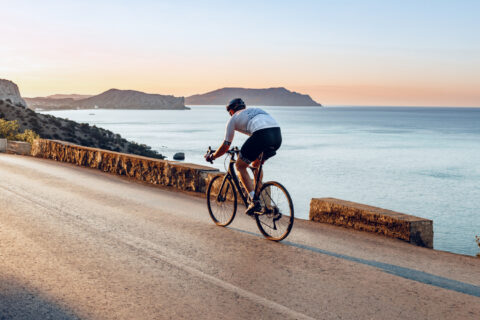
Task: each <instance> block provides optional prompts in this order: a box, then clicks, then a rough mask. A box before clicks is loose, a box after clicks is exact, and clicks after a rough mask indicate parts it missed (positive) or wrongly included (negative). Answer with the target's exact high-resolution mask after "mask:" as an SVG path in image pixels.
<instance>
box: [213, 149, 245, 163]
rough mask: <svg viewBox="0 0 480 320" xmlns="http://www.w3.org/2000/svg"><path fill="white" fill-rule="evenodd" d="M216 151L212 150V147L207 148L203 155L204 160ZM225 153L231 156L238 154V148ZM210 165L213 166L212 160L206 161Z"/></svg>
mask: <svg viewBox="0 0 480 320" xmlns="http://www.w3.org/2000/svg"><path fill="white" fill-rule="evenodd" d="M215 151H216V150H213V149H212V147H208V149H207V153H206V154H205V159H208V158H209V156H210V155H212V154H214V153H215ZM226 153H228V154H229V155H231V156H233V155H234V154H238V153H240V149H238V147H233V148H231V149H230V150H228V151H227V152H226ZM207 161H208V162H210V163H211V164H213V160H207Z"/></svg>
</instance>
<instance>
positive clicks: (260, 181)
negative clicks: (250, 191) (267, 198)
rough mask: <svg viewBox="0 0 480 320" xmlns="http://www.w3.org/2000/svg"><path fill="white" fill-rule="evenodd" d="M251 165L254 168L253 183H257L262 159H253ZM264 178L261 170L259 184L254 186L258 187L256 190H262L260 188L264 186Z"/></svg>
mask: <svg viewBox="0 0 480 320" xmlns="http://www.w3.org/2000/svg"><path fill="white" fill-rule="evenodd" d="M250 167H252V168H253V183H255V182H256V181H257V174H258V169H259V168H260V159H257V160H255V161H253V162H252V164H251V165H250ZM262 179H263V171H262V172H260V178H259V179H258V186H256V187H255V186H254V188H256V191H258V190H260V188H261V187H262Z"/></svg>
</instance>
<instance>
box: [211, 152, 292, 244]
mask: <svg viewBox="0 0 480 320" xmlns="http://www.w3.org/2000/svg"><path fill="white" fill-rule="evenodd" d="M214 152H215V150H212V149H211V148H210V147H209V148H208V151H207V156H208V155H209V154H213V153H214ZM239 152H240V150H239V149H238V148H237V147H234V148H232V149H230V150H228V151H227V154H228V156H230V163H229V166H228V170H227V173H226V174H225V175H220V174H219V175H217V176H215V177H214V178H213V179H212V180H211V181H210V184H209V185H208V188H207V206H208V212H209V214H210V217H211V218H212V220H213V222H215V224H216V225H218V226H222V227H226V226H228V225H229V224H230V223H232V221H233V219H234V218H235V214H236V212H237V199H238V196H240V199H241V200H242V201H243V204H244V205H245V207H248V204H249V202H250V197H249V195H248V192H247V191H246V190H245V188H244V187H243V185H242V184H241V183H240V181H239V180H238V177H237V173H236V171H235V162H236V161H237V160H236V157H238V154H239ZM262 156H263V155H260V157H262ZM260 160H261V159H260ZM212 163H213V161H212ZM260 163H261V164H260V167H259V168H258V169H255V168H252V167H250V169H252V172H253V175H254V181H255V190H254V193H255V195H254V200H259V201H260V209H259V210H257V211H255V212H254V213H253V214H252V217H253V218H255V221H256V222H257V226H258V229H259V230H260V232H261V233H262V234H263V235H264V236H265V238H267V239H269V240H273V241H280V240H283V239H285V238H286V237H287V236H288V234H289V233H290V231H291V230H292V227H293V221H294V214H293V202H292V198H291V197H290V194H289V193H288V191H287V189H286V188H285V187H284V186H283V185H281V184H280V183H278V182H276V181H268V182H265V183H262V182H261V176H262V167H263V161H260Z"/></svg>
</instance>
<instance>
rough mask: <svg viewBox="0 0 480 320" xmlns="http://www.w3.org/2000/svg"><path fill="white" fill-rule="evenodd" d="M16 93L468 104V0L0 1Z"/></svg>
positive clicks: (472, 84) (479, 55)
mask: <svg viewBox="0 0 480 320" xmlns="http://www.w3.org/2000/svg"><path fill="white" fill-rule="evenodd" d="M0 8H1V13H2V14H1V19H0V79H9V80H12V81H14V82H15V83H17V84H18V86H19V87H20V92H21V94H22V96H24V97H35V96H47V95H50V94H57V93H64V94H65V93H77V94H98V93H101V92H103V91H106V90H108V89H110V88H117V89H132V90H139V91H144V92H148V93H159V94H169V95H175V96H189V95H193V94H198V93H205V92H208V91H212V90H215V89H218V88H223V87H245V88H270V87H286V88H287V89H289V90H292V91H297V92H300V93H304V94H309V95H310V96H311V97H312V98H313V99H315V100H316V101H317V102H320V103H322V104H324V105H401V106H464V107H471V106H477V107H479V106H480V19H479V12H480V1H477V0H471V1H467V0H457V1H451V0H416V1H409V0H404V1H394V0H375V1H373V0H372V1H362V0H358V1H342V0H323V1H322V0H317V1H302V0H291V1H283V0H276V1H274V0H271V1H261V0H257V1H249V0H242V1H227V0H225V1H201V0H198V1H182V0H176V1H161V0H157V1H146V0H136V1H125V0H123V1H122V0H116V1H101V0H97V1H89V0H83V1H69V0H62V1H48V0H44V1H22V0H16V1H10V0H9V1H6V0H0Z"/></svg>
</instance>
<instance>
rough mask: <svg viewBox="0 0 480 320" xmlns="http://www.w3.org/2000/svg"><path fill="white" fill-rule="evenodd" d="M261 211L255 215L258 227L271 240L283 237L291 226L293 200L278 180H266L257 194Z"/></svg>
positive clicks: (278, 239)
mask: <svg viewBox="0 0 480 320" xmlns="http://www.w3.org/2000/svg"><path fill="white" fill-rule="evenodd" d="M259 200H260V203H261V205H262V211H261V212H259V214H257V215H255V220H256V221H257V226H258V229H260V231H261V232H262V234H263V235H264V236H265V238H267V239H269V240H273V241H280V240H283V239H285V238H286V237H287V236H288V234H289V233H290V231H291V230H292V227H293V221H294V216H293V202H292V198H290V194H289V193H288V191H287V189H285V187H284V186H282V185H281V184H280V183H278V182H274V181H271V182H266V183H264V184H263V186H262V188H261V189H260V196H259Z"/></svg>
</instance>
